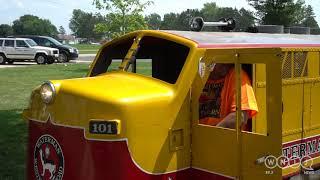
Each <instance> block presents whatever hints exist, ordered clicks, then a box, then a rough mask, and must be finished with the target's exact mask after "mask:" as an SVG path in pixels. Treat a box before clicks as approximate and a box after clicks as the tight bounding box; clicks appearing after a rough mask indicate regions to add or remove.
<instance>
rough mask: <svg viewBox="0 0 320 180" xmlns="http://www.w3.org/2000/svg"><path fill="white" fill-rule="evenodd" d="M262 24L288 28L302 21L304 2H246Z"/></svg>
mask: <svg viewBox="0 0 320 180" xmlns="http://www.w3.org/2000/svg"><path fill="white" fill-rule="evenodd" d="M247 1H248V2H249V4H250V5H251V6H252V7H254V8H255V9H256V11H257V13H256V14H257V16H258V18H259V20H260V23H262V24H275V25H284V26H290V25H292V24H300V23H301V21H302V20H303V12H304V0H297V1H296V2H295V1H294V0H247Z"/></svg>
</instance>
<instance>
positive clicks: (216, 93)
mask: <svg viewBox="0 0 320 180" xmlns="http://www.w3.org/2000/svg"><path fill="white" fill-rule="evenodd" d="M235 78H236V74H235V69H234V65H233V64H216V65H215V66H214V68H213V70H212V72H211V73H210V76H209V78H208V81H207V82H206V85H205V87H204V89H203V92H202V94H201V96H200V99H199V106H200V108H199V116H200V120H199V122H200V124H205V125H211V126H218V127H225V128H233V129H234V128H235V126H236V86H235V82H236V79H235ZM241 81H242V82H241V110H242V129H244V130H247V128H246V124H247V120H248V119H250V118H252V117H254V116H255V115H256V114H257V113H258V106H257V102H256V98H255V95H254V92H253V89H252V86H251V82H250V78H249V76H248V75H247V73H246V72H245V71H243V70H241Z"/></svg>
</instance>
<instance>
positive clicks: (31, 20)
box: [12, 15, 58, 37]
mask: <svg viewBox="0 0 320 180" xmlns="http://www.w3.org/2000/svg"><path fill="white" fill-rule="evenodd" d="M12 28H13V32H14V34H16V35H25V34H28V35H43V36H52V37H55V36H56V35H57V34H58V31H57V28H56V27H55V26H54V25H53V24H51V22H50V21H49V20H47V19H40V18H39V17H37V16H33V15H24V16H21V17H20V18H19V19H17V20H15V21H13V25H12Z"/></svg>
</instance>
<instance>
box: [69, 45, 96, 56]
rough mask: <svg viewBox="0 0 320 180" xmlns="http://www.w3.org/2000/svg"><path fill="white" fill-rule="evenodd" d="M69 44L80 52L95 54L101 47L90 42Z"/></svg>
mask: <svg viewBox="0 0 320 180" xmlns="http://www.w3.org/2000/svg"><path fill="white" fill-rule="evenodd" d="M70 46H72V47H75V48H77V49H78V50H79V53H80V54H96V53H97V52H98V50H99V48H100V47H101V46H100V45H92V44H73V45H70Z"/></svg>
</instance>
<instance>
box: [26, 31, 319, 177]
mask: <svg viewBox="0 0 320 180" xmlns="http://www.w3.org/2000/svg"><path fill="white" fill-rule="evenodd" d="M308 38H309V39H308ZM292 39H294V40H292ZM149 47H150V49H148V48H149ZM152 47H154V48H152ZM114 49H115V50H114ZM121 51H123V52H121ZM139 51H142V53H141V54H139ZM149 51H150V52H152V53H151V55H150V56H148V52H149ZM319 51H320V43H316V42H315V41H314V40H313V38H312V37H310V36H295V37H293V36H290V35H263V34H247V33H202V32H198V33H195V32H176V31H170V32H165V31H137V32H133V33H130V34H127V35H125V36H123V37H120V38H117V39H115V40H113V41H110V42H108V43H106V44H105V45H103V47H101V49H100V50H99V52H98V54H97V56H96V58H95V60H94V62H93V63H92V64H91V68H90V71H89V73H88V76H87V77H84V78H78V79H67V80H53V81H50V83H51V84H52V85H53V86H54V92H53V93H54V97H53V98H54V99H53V100H52V102H51V103H45V102H43V99H42V94H41V86H39V87H37V88H36V89H35V90H34V91H33V93H32V96H31V100H30V105H29V107H28V109H26V110H25V111H24V114H23V116H24V118H25V119H26V120H28V121H29V145H28V156H29V158H28V162H27V164H28V179H35V178H37V177H40V176H41V173H40V175H39V173H37V170H35V169H36V168H37V167H38V166H36V165H35V164H36V163H35V162H36V160H35V159H37V158H38V157H37V153H38V151H39V148H40V149H41V148H42V145H39V146H37V144H39V142H41V138H40V137H43V136H44V135H46V136H48V138H49V139H50V138H52V139H55V140H56V143H57V144H59V145H60V146H61V149H62V150H61V152H60V151H59V152H60V153H61V154H62V152H63V156H61V157H63V162H64V164H63V166H62V165H61V166H59V168H61V169H62V170H61V171H60V175H61V174H62V176H63V178H64V179H101V178H104V179H168V180H169V179H171V180H173V179H179V178H180V179H208V178H209V179H236V178H240V179H282V178H283V177H290V176H293V175H295V174H297V173H301V172H303V170H306V168H308V167H309V168H313V169H314V168H315V167H316V165H317V164H320V120H319V119H318V117H320V114H319V113H320V111H319V108H320V94H319V93H318V92H320V77H319V75H320V71H319V67H320V63H319V57H320V56H319ZM118 53H119V54H118ZM175 53H176V55H175ZM109 55H110V56H112V57H111V58H109ZM135 56H136V58H137V59H148V58H150V57H151V59H152V63H151V68H152V76H153V77H150V76H146V75H142V74H139V73H134V72H128V70H127V68H128V67H129V65H130V64H131V66H133V67H132V69H135V68H136V67H134V66H135V65H133V61H131V60H132V57H135ZM140 56H141V57H140ZM157 57H161V58H159V59H164V58H169V60H168V61H165V62H161V61H160V60H158V59H157ZM170 57H172V58H171V59H170ZM115 59H121V60H122V61H120V63H121V64H120V65H119V69H118V70H115V71H113V72H107V68H108V66H109V68H110V67H111V66H110V64H111V62H112V61H114V60H115ZM175 60H177V61H180V60H181V63H175V62H174V61H175ZM145 62H149V61H148V60H145ZM137 63H139V60H137ZM215 63H232V64H234V65H235V70H236V75H237V80H236V82H235V83H236V88H237V91H236V96H237V109H238V110H237V114H238V116H237V123H238V125H239V124H240V115H239V113H240V109H241V103H240V100H241V97H240V93H239V92H240V89H241V85H240V83H239V82H240V81H241V79H240V76H239V74H240V70H241V67H248V69H249V75H250V77H251V78H252V86H253V89H254V92H255V96H256V99H257V103H258V108H259V112H258V114H257V116H256V117H254V118H252V129H251V132H248V131H243V130H241V128H240V126H238V128H236V129H226V128H219V127H213V126H208V125H202V124H199V97H200V94H201V92H202V90H203V87H204V85H205V83H206V81H207V79H208V76H209V73H210V72H209V71H210V67H211V66H212V65H214V64H215ZM170 66H172V68H170ZM175 69H177V70H175ZM133 71H135V70H133ZM105 122H106V124H103V123H105ZM110 122H112V123H114V124H112V123H111V124H112V125H114V126H112V128H114V129H112V128H111V124H108V123H110ZM95 123H96V124H95ZM101 124H102V125H101ZM109 125H110V129H109ZM99 128H100V129H99ZM107 131H110V132H107ZM112 131H114V132H112ZM79 136H80V137H79ZM123 142H124V143H123ZM121 143H123V144H121ZM53 144H54V143H53ZM51 145H52V143H51ZM48 146H50V144H49V145H48V143H47V144H46V143H44V145H43V148H45V147H48ZM52 146H54V145H52ZM53 149H54V148H53ZM52 151H53V150H52ZM122 151H123V152H122ZM59 152H58V153H57V157H59ZM120 152H121V153H122V154H121V153H120ZM97 154H98V155H97ZM296 156H298V157H296ZM32 157H34V158H32ZM40 158H41V157H40ZM303 158H304V159H303ZM58 159H59V158H58ZM60 159H61V158H60ZM58 161H59V160H57V162H56V163H58ZM277 161H278V163H277ZM59 162H60V161H59ZM311 165H312V166H311ZM35 167H36V168H35ZM57 167H58V166H57ZM80 172H81V173H80ZM308 172H311V171H308ZM44 176H49V175H48V174H47V175H46V174H45V175H44ZM44 176H43V177H44Z"/></svg>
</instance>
